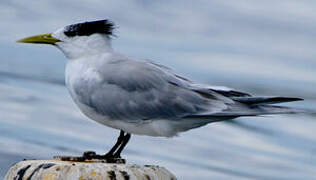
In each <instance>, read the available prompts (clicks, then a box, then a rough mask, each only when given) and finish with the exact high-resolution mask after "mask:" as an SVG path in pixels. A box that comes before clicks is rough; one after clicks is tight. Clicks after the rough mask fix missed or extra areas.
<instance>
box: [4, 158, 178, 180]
mask: <svg viewBox="0 0 316 180" xmlns="http://www.w3.org/2000/svg"><path fill="white" fill-rule="evenodd" d="M107 179H109V180H176V177H175V176H174V175H173V174H172V173H171V172H169V171H168V170H167V169H165V168H164V167H159V166H152V165H145V166H139V165H126V164H111V163H102V162H71V161H58V160H26V161H21V162H19V163H17V164H15V165H13V166H12V167H11V168H10V170H9V171H8V172H7V175H6V177H5V180H107Z"/></svg>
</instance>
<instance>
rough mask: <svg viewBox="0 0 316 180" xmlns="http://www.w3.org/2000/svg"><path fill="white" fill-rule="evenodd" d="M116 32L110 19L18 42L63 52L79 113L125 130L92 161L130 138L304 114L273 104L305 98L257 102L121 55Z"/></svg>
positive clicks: (114, 154)
mask: <svg viewBox="0 0 316 180" xmlns="http://www.w3.org/2000/svg"><path fill="white" fill-rule="evenodd" d="M114 28H115V26H114V24H113V22H111V21H110V20H98V21H90V22H83V23H77V24H72V25H68V26H66V27H63V28H61V29H58V30H57V31H55V32H54V33H50V34H42V35H37V36H32V37H28V38H25V39H21V40H19V41H18V42H22V43H39V44H50V45H53V46H55V47H57V48H58V49H60V50H61V51H62V52H63V53H64V54H65V56H66V58H67V59H68V61H67V65H66V70H65V81H66V86H67V88H68V90H69V93H70V95H71V97H72V99H73V100H74V102H75V103H76V104H77V106H78V107H79V109H80V110H81V111H82V112H83V114H85V115H86V116H87V117H89V118H90V119H92V120H94V121H97V122H99V123H101V124H103V125H106V126H109V127H112V128H115V129H118V130H120V135H119V137H118V139H117V142H116V143H115V145H114V146H113V147H112V148H111V150H110V151H109V152H108V153H106V154H105V155H96V154H93V153H92V154H91V153H90V154H89V153H88V155H87V154H86V156H89V158H99V159H100V158H101V159H102V158H103V159H115V158H120V157H121V156H120V155H121V152H122V150H123V149H124V147H125V146H126V144H127V143H128V141H129V139H130V137H131V134H137V135H147V136H163V137H172V136H175V135H177V134H178V133H180V132H184V131H188V130H190V129H193V128H198V127H201V126H204V125H206V124H208V123H212V122H216V121H224V120H231V119H234V118H237V117H241V116H258V115H265V114H287V113H298V112H301V110H299V109H295V108H289V107H284V106H276V105H273V104H276V103H283V102H291V101H299V100H302V99H300V98H293V97H257V96H252V95H250V94H248V93H245V92H240V91H236V90H233V89H230V88H227V87H220V86H210V85H207V84H201V83H197V82H193V81H191V80H189V79H187V78H184V77H182V76H180V75H177V74H176V73H174V72H173V71H172V70H171V69H170V68H168V67H166V66H163V65H160V64H157V63H155V62H153V61H148V60H144V59H138V58H133V57H131V56H128V55H124V54H121V53H118V52H116V51H114V50H113V48H112V46H111V40H112V39H113V36H114V35H113V30H114Z"/></svg>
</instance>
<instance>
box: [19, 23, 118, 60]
mask: <svg viewBox="0 0 316 180" xmlns="http://www.w3.org/2000/svg"><path fill="white" fill-rule="evenodd" d="M113 30H114V24H113V23H112V22H111V21H109V20H99V21H90V22H83V23H77V24H72V25H68V26H66V27H63V28H60V29H58V30H57V31H55V32H53V33H49V34H41V35H36V36H31V37H27V38H24V39H21V40H18V41H17V42H20V43H35V44H50V45H54V46H56V47H58V48H59V49H61V50H62V51H63V52H64V54H65V55H66V57H68V58H70V59H72V58H78V57H81V56H85V55H91V54H96V53H102V52H106V51H110V50H112V48H111V42H110V40H111V37H112V36H113Z"/></svg>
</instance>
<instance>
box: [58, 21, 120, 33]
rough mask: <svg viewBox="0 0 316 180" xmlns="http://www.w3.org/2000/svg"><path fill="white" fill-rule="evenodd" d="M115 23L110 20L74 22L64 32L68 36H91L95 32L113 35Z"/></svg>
mask: <svg viewBox="0 0 316 180" xmlns="http://www.w3.org/2000/svg"><path fill="white" fill-rule="evenodd" d="M113 29H114V24H113V23H112V22H111V21H109V20H100V21H90V22H84V23H78V24H72V25H69V26H67V27H66V28H65V30H64V33H65V35H66V36H68V37H73V36H89V35H91V34H94V33H100V34H106V35H109V36H111V35H113Z"/></svg>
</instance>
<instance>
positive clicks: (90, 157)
mask: <svg viewBox="0 0 316 180" xmlns="http://www.w3.org/2000/svg"><path fill="white" fill-rule="evenodd" d="M54 159H55V160H60V161H74V162H85V161H93V162H103V163H118V164H125V162H126V161H125V159H122V158H121V157H115V156H113V155H111V156H110V155H107V154H106V155H98V154H96V153H95V152H94V151H86V152H84V153H83V155H82V156H54Z"/></svg>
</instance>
